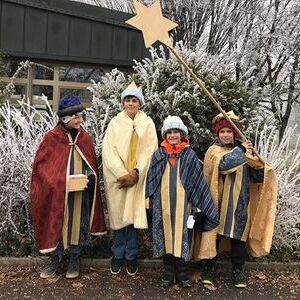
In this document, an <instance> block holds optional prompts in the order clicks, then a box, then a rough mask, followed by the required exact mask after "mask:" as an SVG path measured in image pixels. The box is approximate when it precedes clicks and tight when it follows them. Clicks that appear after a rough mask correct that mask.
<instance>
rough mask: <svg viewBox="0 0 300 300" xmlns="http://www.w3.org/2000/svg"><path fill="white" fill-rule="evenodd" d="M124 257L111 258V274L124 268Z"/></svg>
mask: <svg viewBox="0 0 300 300" xmlns="http://www.w3.org/2000/svg"><path fill="white" fill-rule="evenodd" d="M122 264H123V259H122V258H116V257H114V256H113V257H112V258H111V260H110V273H111V274H114V275H116V274H119V273H120V272H121V270H122Z"/></svg>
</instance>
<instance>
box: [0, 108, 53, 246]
mask: <svg viewBox="0 0 300 300" xmlns="http://www.w3.org/2000/svg"><path fill="white" fill-rule="evenodd" d="M0 119H1V120H2V122H1V123H0V243H1V238H2V237H3V236H4V235H3V234H4V233H6V232H13V233H14V234H15V235H21V236H26V237H28V238H32V229H31V224H30V209H29V207H30V204H29V183H30V177H31V170H32V162H33V159H34V155H35V151H36V149H37V146H38V144H39V142H40V140H41V138H42V136H43V135H44V133H45V132H46V131H47V130H49V129H50V128H52V127H53V126H54V124H55V122H56V119H55V117H54V116H53V113H52V111H51V109H50V107H49V112H48V113H45V114H41V113H40V112H38V111H37V110H35V109H34V108H33V107H31V106H29V105H27V104H26V103H24V102H22V103H20V107H19V108H16V107H13V106H10V105H9V103H6V104H3V105H2V106H1V107H0Z"/></svg>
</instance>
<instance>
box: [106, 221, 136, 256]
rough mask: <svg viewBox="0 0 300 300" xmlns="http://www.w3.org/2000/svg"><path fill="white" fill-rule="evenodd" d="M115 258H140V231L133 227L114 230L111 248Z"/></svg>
mask: <svg viewBox="0 0 300 300" xmlns="http://www.w3.org/2000/svg"><path fill="white" fill-rule="evenodd" d="M111 251H112V253H113V256H114V257H115V258H118V259H123V258H125V259H127V260H133V259H137V256H138V251H139V247H138V229H135V228H134V227H133V225H129V226H126V227H124V228H121V229H119V230H114V236H113V245H112V247H111Z"/></svg>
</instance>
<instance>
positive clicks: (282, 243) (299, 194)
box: [256, 124, 300, 250]
mask: <svg viewBox="0 0 300 300" xmlns="http://www.w3.org/2000/svg"><path fill="white" fill-rule="evenodd" d="M256 147H257V149H258V150H259V153H260V155H261V156H262V157H264V158H265V159H266V160H267V161H268V162H269V163H271V165H272V166H273V167H274V169H275V170H276V173H277V176H278V188H279V190H278V194H279V197H278V205H277V214H276V225H275V232H274V239H273V248H274V249H278V250H280V249H286V248H287V249H298V250H299V249H300V151H299V150H300V136H299V135H298V137H295V128H291V127H289V128H287V129H286V131H285V133H284V135H283V137H282V140H281V142H280V143H279V144H278V130H276V128H275V126H270V125H267V124H265V126H263V128H262V130H260V131H259V132H257V136H256Z"/></svg>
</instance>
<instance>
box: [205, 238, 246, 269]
mask: <svg viewBox="0 0 300 300" xmlns="http://www.w3.org/2000/svg"><path fill="white" fill-rule="evenodd" d="M230 243H231V253H230V254H231V265H232V268H233V269H242V267H243V265H244V264H245V261H246V258H247V249H246V243H245V242H243V241H240V240H236V239H230ZM218 248H219V240H218V241H217V251H218ZM217 260H218V255H217V256H216V257H214V258H212V259H205V264H206V266H208V267H214V266H215V264H216V261H217Z"/></svg>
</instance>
